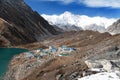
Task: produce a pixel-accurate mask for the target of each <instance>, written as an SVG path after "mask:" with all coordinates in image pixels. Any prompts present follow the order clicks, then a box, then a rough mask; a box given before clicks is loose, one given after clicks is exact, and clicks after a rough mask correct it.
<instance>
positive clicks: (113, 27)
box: [107, 19, 120, 34]
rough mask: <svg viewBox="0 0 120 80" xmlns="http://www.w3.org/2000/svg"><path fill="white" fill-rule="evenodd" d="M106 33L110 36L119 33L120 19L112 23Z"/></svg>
mask: <svg viewBox="0 0 120 80" xmlns="http://www.w3.org/2000/svg"><path fill="white" fill-rule="evenodd" d="M107 31H108V32H110V33H112V34H118V33H120V19H119V20H117V21H116V22H114V23H113V24H112V25H111V26H109V27H108V28H107Z"/></svg>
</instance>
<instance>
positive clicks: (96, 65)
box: [4, 31, 120, 80]
mask: <svg viewBox="0 0 120 80" xmlns="http://www.w3.org/2000/svg"><path fill="white" fill-rule="evenodd" d="M39 43H41V44H42V45H44V46H45V47H46V48H45V50H47V49H48V48H49V46H51V45H54V46H55V47H60V46H61V45H67V46H68V47H74V48H76V51H73V52H70V53H69V55H65V56H55V53H53V54H52V55H49V54H47V53H46V54H47V55H46V54H44V56H43V54H41V53H39V55H38V54H36V53H35V54H34V55H31V54H28V53H21V54H20V55H16V56H14V57H13V59H12V60H11V62H10V64H9V68H8V71H7V72H6V74H5V76H4V80H87V78H88V79H89V78H91V76H93V77H94V76H98V75H101V74H102V73H103V74H104V75H103V76H101V77H104V76H105V75H106V76H109V75H111V74H113V75H115V76H112V77H113V78H114V77H115V78H114V79H116V80H117V79H118V80H119V75H118V73H119V70H120V57H119V56H120V35H119V34H117V35H110V34H109V33H99V32H93V31H80V32H67V33H63V34H60V35H58V36H54V37H49V38H47V39H46V40H44V41H42V42H38V43H34V44H36V46H37V44H39ZM31 47H32V46H31ZM33 52H34V50H33ZM41 55H42V56H41ZM116 71H118V72H116ZM86 77H87V78H86ZM101 79H102V78H101ZM107 79H109V77H107V78H106V80H107ZM114 79H113V80H114ZM93 80H94V79H93Z"/></svg>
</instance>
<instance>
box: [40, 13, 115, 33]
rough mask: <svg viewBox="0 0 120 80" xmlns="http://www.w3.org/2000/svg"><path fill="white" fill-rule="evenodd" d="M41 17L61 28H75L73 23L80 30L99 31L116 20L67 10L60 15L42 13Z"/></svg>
mask: <svg viewBox="0 0 120 80" xmlns="http://www.w3.org/2000/svg"><path fill="white" fill-rule="evenodd" d="M42 17H44V18H45V19H46V20H47V21H48V22H49V23H50V24H51V25H56V26H58V27H59V28H62V29H64V28H65V29H69V30H71V29H73V30H76V28H74V27H73V25H74V26H75V27H79V28H80V30H81V29H83V30H86V29H89V30H95V31H96V30H97V31H99V29H100V32H101V31H102V32H103V31H104V29H106V28H107V27H108V26H110V25H112V24H113V23H114V22H115V21H116V20H117V19H115V18H106V17H99V16H96V17H89V16H86V15H75V14H72V13H70V12H68V11H66V12H64V13H63V14H60V15H46V14H42ZM93 24H94V25H93ZM71 26H72V28H71ZM86 26H87V27H86ZM66 27H67V28H66ZM79 28H78V29H79ZM91 28H92V29H91Z"/></svg>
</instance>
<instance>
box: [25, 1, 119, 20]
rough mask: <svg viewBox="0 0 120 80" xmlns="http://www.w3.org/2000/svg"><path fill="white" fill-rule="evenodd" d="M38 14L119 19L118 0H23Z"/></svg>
mask: <svg viewBox="0 0 120 80" xmlns="http://www.w3.org/2000/svg"><path fill="white" fill-rule="evenodd" d="M25 2H26V3H27V4H28V5H29V6H30V7H31V8H32V9H33V10H35V11H37V12H38V13H39V14H47V15H53V14H56V15H59V14H62V13H64V12H65V11H69V12H71V13H73V14H78V15H87V16H90V17H94V16H101V17H107V18H120V0H25Z"/></svg>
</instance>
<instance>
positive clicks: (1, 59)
mask: <svg viewBox="0 0 120 80" xmlns="http://www.w3.org/2000/svg"><path fill="white" fill-rule="evenodd" d="M26 51H28V50H26V49H19V48H0V77H1V76H2V75H3V74H4V73H5V71H6V70H7V67H8V64H9V62H10V60H11V59H12V57H13V56H14V55H16V54H19V53H22V52H26Z"/></svg>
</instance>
